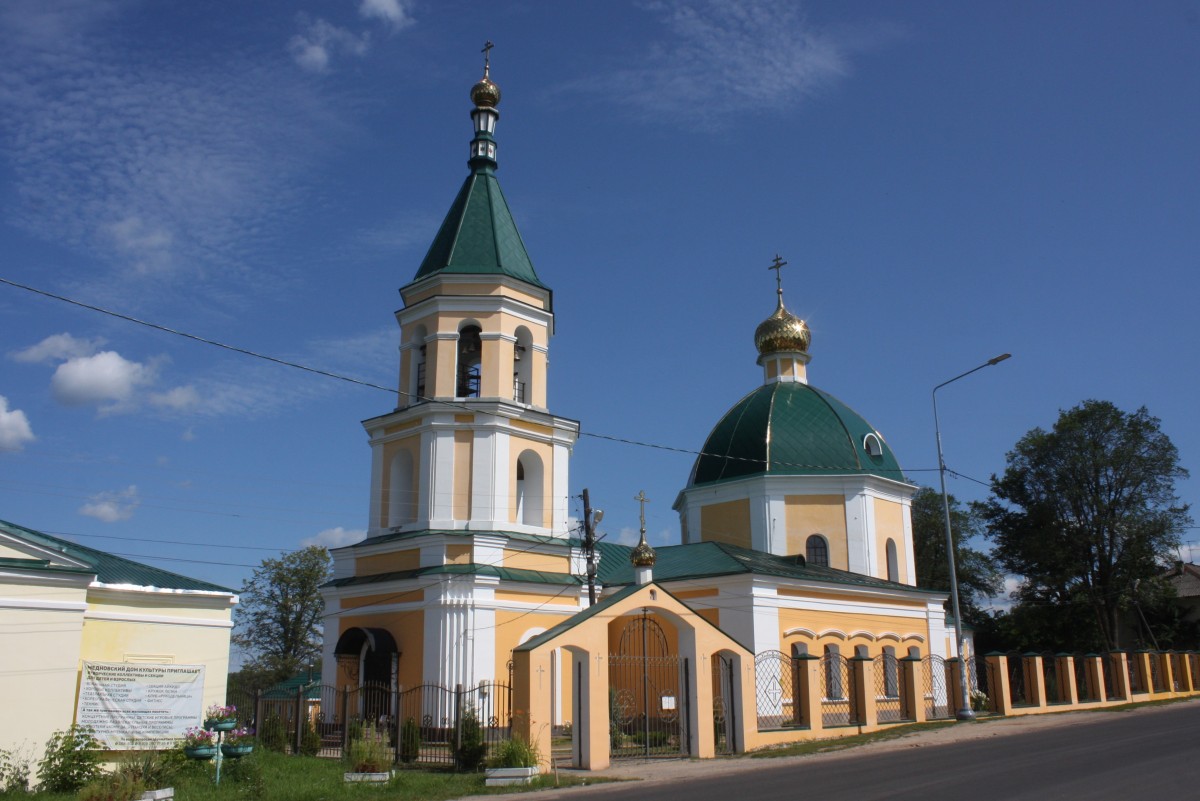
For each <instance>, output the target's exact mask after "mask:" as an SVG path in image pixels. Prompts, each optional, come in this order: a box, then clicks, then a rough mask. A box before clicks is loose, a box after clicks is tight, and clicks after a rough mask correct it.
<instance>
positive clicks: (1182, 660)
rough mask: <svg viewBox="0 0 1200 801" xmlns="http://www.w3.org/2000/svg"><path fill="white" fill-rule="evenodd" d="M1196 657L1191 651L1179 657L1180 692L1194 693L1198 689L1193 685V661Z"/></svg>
mask: <svg viewBox="0 0 1200 801" xmlns="http://www.w3.org/2000/svg"><path fill="white" fill-rule="evenodd" d="M1195 658H1196V657H1195V656H1194V655H1193V654H1192V653H1191V652H1189V651H1184V652H1183V653H1181V654H1180V655H1179V691H1180V692H1184V693H1190V692H1193V691H1194V690H1195V689H1196V687H1195V685H1193V684H1192V660H1193V659H1195Z"/></svg>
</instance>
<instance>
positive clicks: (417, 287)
mask: <svg viewBox="0 0 1200 801" xmlns="http://www.w3.org/2000/svg"><path fill="white" fill-rule="evenodd" d="M439 282H440V283H441V284H442V285H443V286H448V287H450V286H455V285H461V286H470V285H477V284H486V283H497V284H499V285H500V286H502V287H504V288H505V289H512V290H515V291H517V292H521V293H523V294H526V295H532V296H533V297H535V298H538V299H540V300H541V301H542V302H544V303H546V304H549V302H550V290H549V289H547V288H545V287H539V286H534V285H533V284H530V283H527V282H525V281H522V280H520V279H517V278H513V277H512V276H508V275H504V274H502V273H501V274H496V273H486V274H484V273H448V272H439V273H434V274H433V275H429V276H426V277H425V278H422V279H421V280H419V281H414V282H412V283H411V284H409V285H408V286H404V287H401V288H400V297H401V298H403V299H404V302H405V303H408V298H409V297H410V296H411V295H414V294H417V293H418V292H422V291H424V290H425V289H426V288H427V287H431V286H434V285H436V284H437V283H439ZM420 302H421V301H417V303H420ZM397 314H399V312H397Z"/></svg>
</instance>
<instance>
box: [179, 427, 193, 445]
mask: <svg viewBox="0 0 1200 801" xmlns="http://www.w3.org/2000/svg"><path fill="white" fill-rule="evenodd" d="M179 438H180V439H181V440H183V441H184V442H195V441H196V429H194V428H190V427H189V428H187V429H185V430H184V432H183V433H182V434H180V435H179Z"/></svg>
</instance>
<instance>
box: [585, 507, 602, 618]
mask: <svg viewBox="0 0 1200 801" xmlns="http://www.w3.org/2000/svg"><path fill="white" fill-rule="evenodd" d="M602 517H604V512H602V511H600V510H599V509H597V510H596V514H595V520H593V519H592V501H591V497H590V496H589V495H588V491H587V488H586V487H584V490H583V555H584V558H586V559H587V582H588V606H595V605H596V523H599V522H600V518H602Z"/></svg>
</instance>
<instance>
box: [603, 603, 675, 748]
mask: <svg viewBox="0 0 1200 801" xmlns="http://www.w3.org/2000/svg"><path fill="white" fill-rule="evenodd" d="M608 681H609V715H610V724H609V736H610V742H611V747H612V758H613V759H622V758H639V757H640V758H648V757H678V756H684V755H687V754H689V753H691V750H692V749H691V743H690V742H689V741H688V730H689V726H688V713H689V709H688V703H687V699H688V695H689V694H690V692H689V690H690V688H689V687H688V662H687V660H686V659H681V658H680V657H679V656H678V655H672V654H671V653H670V647H669V645H668V642H667V635H666V633H665V632H664V631H663V628H662V626H660V625H659V623H658V621H656V620H655V619H654V618H652V617H650V615H649V614H648V613H647V612H646V611H643V612H642V614H641V615H640V616H638V617H635V618H633V619H632V620H630V622H629V623H627V624H626V625H625V628H624V629H623V630H622V631H621V639H620V642H619V644H618V646H617V652H616V653H614V654H610V655H609V658H608Z"/></svg>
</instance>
